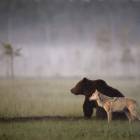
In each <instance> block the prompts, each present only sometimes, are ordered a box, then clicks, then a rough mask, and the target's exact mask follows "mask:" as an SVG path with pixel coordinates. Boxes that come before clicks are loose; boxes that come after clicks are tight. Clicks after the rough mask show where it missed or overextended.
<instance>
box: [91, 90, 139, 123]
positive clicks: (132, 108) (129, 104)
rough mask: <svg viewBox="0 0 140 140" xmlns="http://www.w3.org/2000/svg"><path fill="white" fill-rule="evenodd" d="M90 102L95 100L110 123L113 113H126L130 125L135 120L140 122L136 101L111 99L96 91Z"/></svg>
mask: <svg viewBox="0 0 140 140" xmlns="http://www.w3.org/2000/svg"><path fill="white" fill-rule="evenodd" d="M89 100H90V101H92V100H95V101H96V102H97V104H98V106H100V107H103V108H104V110H105V111H106V113H107V118H108V123H110V121H111V120H112V112H124V113H125V114H126V116H127V118H128V120H129V123H131V122H132V121H134V120H140V116H139V114H138V112H137V106H138V105H137V102H136V101H135V100H134V99H131V98H126V97H109V96H106V95H104V94H102V93H101V92H99V91H98V90H97V89H96V90H95V92H94V93H92V95H91V96H90V98H89Z"/></svg>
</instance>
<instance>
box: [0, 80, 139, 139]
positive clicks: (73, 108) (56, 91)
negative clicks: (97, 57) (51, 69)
mask: <svg viewBox="0 0 140 140" xmlns="http://www.w3.org/2000/svg"><path fill="white" fill-rule="evenodd" d="M77 81H78V80H76V79H75V80H72V79H48V80H31V79H30V80H29V79H28V80H27V79H24V80H23V79H19V80H15V81H14V82H13V81H10V80H0V117H24V116H59V115H60V116H66V117H74V116H75V117H78V116H83V113H82V104H83V100H84V97H83V96H75V95H72V94H71V93H70V88H71V87H73V85H74V84H75V83H76V82H77ZM107 81H108V83H109V84H110V85H112V86H113V87H116V88H118V89H119V90H120V91H122V92H123V93H124V94H125V95H126V96H130V97H133V98H134V99H136V100H137V101H138V103H140V93H139V91H140V81H139V80H133V81H132V80H107ZM139 130H140V122H134V123H133V124H131V125H130V124H129V123H128V121H127V120H126V121H113V122H112V123H111V124H110V125H108V124H107V121H106V120H102V121H101V120H95V118H94V117H93V118H92V119H91V120H84V119H79V120H76V119H75V120H73V119H67V120H63V119H61V120H59V119H56V120H54V119H52V120H51V119H49V120H44V121H28V122H7V123H4V122H0V140H44V139H46V140H59V139H60V140H69V139H70V140H74V139H75V140H89V139H94V140H104V139H109V140H131V139H133V140H139V138H140V131H139Z"/></svg>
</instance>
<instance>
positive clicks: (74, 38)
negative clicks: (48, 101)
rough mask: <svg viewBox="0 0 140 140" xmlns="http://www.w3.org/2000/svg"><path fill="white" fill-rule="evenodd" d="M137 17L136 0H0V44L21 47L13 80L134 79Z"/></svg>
mask: <svg viewBox="0 0 140 140" xmlns="http://www.w3.org/2000/svg"><path fill="white" fill-rule="evenodd" d="M139 13H140V1H139V0H0V41H2V42H10V43H11V44H12V45H13V46H14V47H16V48H22V53H23V56H22V57H20V58H16V60H15V61H16V62H15V63H16V64H15V65H16V66H15V67H16V68H15V71H16V73H17V75H37V76H38V75H42V76H43V75H49V76H50V75H64V76H73V75H81V76H82V75H88V74H89V75H99V76H100V75H117V76H123V75H125V74H126V75H139V71H138V69H139V67H140V64H139V63H140V56H139V55H140V53H139V51H140V49H139V44H140V26H139V25H140V14H139ZM0 64H1V65H3V69H2V70H1V71H0V73H3V74H4V73H5V69H6V67H7V66H6V65H7V64H5V62H4V60H3V59H2V60H1V62H0ZM111 65H112V66H111ZM24 67H26V70H25V71H22V69H23V68H24ZM132 68H133V69H132ZM126 69H128V71H127V73H125V71H126ZM112 70H113V71H114V70H115V72H112Z"/></svg>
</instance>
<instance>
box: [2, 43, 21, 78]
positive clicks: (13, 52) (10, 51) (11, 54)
mask: <svg viewBox="0 0 140 140" xmlns="http://www.w3.org/2000/svg"><path fill="white" fill-rule="evenodd" d="M2 47H3V53H4V55H5V56H6V58H7V65H8V70H7V71H8V73H7V74H8V76H10V77H11V78H14V58H15V57H19V56H21V48H18V49H14V47H13V46H12V45H11V44H10V43H2Z"/></svg>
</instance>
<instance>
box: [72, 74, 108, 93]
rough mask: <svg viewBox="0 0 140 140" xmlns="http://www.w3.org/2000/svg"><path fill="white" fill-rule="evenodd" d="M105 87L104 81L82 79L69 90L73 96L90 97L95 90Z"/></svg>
mask: <svg viewBox="0 0 140 140" xmlns="http://www.w3.org/2000/svg"><path fill="white" fill-rule="evenodd" d="M106 85H107V84H106V82H105V81H104V80H101V79H98V80H89V79H87V78H86V77H84V78H83V79H82V80H80V81H79V82H78V83H77V84H76V85H75V86H74V87H73V88H72V89H71V92H72V93H73V94H75V95H85V96H90V95H91V94H92V93H93V92H94V91H95V89H100V87H104V86H106Z"/></svg>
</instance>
